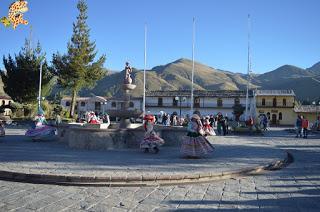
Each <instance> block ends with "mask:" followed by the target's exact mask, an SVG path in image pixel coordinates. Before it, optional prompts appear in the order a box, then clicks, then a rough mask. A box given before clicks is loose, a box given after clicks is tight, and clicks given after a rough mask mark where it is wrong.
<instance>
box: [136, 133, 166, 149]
mask: <svg viewBox="0 0 320 212" xmlns="http://www.w3.org/2000/svg"><path fill="white" fill-rule="evenodd" d="M163 144H164V140H163V139H162V138H160V137H159V136H158V135H156V134H151V135H147V136H145V137H144V138H143V141H142V142H141V143H140V148H141V149H145V148H154V147H158V146H161V145H163Z"/></svg>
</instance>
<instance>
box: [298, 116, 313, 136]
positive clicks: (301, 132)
mask: <svg viewBox="0 0 320 212" xmlns="http://www.w3.org/2000/svg"><path fill="white" fill-rule="evenodd" d="M309 124H310V123H309V120H308V119H307V118H305V117H303V116H301V115H298V116H297V120H296V138H298V137H300V138H301V137H302V136H303V138H308V130H309Z"/></svg>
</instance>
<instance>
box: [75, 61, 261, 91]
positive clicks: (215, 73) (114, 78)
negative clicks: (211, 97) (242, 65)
mask: <svg viewBox="0 0 320 212" xmlns="http://www.w3.org/2000/svg"><path fill="white" fill-rule="evenodd" d="M191 72H192V61H191V60H188V59H179V60H176V61H174V62H172V63H169V64H166V65H162V66H156V67H154V68H152V69H151V70H148V71H146V78H147V82H146V88H147V90H150V91H151V90H181V89H183V90H186V89H191ZM132 77H133V79H134V81H135V82H134V83H135V84H136V85H137V88H136V89H135V90H134V91H133V95H134V96H141V95H142V92H143V72H142V70H137V69H133V74H132ZM123 78H124V71H121V72H118V73H113V74H111V75H110V76H107V77H105V78H104V79H102V80H100V81H99V82H98V83H97V86H96V87H95V88H94V89H92V90H84V91H83V92H81V94H82V95H88V94H90V92H91V93H94V94H96V95H110V94H114V95H115V96H120V95H121V84H122V82H123ZM245 86H246V79H244V77H243V76H242V75H241V74H233V73H231V72H226V71H221V70H217V69H214V68H211V67H209V66H206V65H203V64H201V63H198V62H196V63H195V75H194V89H197V90H205V89H209V90H239V89H244V88H245ZM252 86H253V87H257V86H256V85H252Z"/></svg>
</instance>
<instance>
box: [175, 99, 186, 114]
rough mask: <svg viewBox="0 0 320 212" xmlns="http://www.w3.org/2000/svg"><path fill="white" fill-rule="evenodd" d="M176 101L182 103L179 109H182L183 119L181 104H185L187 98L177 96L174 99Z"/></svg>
mask: <svg viewBox="0 0 320 212" xmlns="http://www.w3.org/2000/svg"><path fill="white" fill-rule="evenodd" d="M174 99H175V100H176V101H179V102H180V104H179V109H180V116H179V117H180V118H181V103H182V101H183V102H185V101H186V97H179V96H176V97H175V98H174Z"/></svg>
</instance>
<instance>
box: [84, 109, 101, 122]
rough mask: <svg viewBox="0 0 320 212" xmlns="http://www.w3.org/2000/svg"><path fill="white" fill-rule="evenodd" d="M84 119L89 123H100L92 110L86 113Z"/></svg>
mask: <svg viewBox="0 0 320 212" xmlns="http://www.w3.org/2000/svg"><path fill="white" fill-rule="evenodd" d="M86 121H87V123H89V124H100V120H99V119H98V117H97V116H96V114H95V113H94V112H93V111H90V112H87V113H86Z"/></svg>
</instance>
